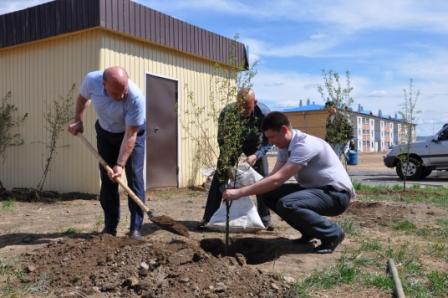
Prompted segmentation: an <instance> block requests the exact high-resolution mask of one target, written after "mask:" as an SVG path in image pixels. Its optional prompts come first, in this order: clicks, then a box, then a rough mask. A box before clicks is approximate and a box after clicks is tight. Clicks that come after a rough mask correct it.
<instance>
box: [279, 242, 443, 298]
mask: <svg viewBox="0 0 448 298" xmlns="http://www.w3.org/2000/svg"><path fill="white" fill-rule="evenodd" d="M446 248H447V247H446V245H445V244H442V243H440V244H438V245H434V246H433V247H432V248H431V249H426V250H424V251H423V252H422V249H420V248H419V246H417V244H414V243H410V242H406V243H402V244H392V243H390V242H389V244H385V243H381V242H379V241H378V240H376V239H368V238H367V239H365V238H364V239H363V240H361V243H360V246H359V248H357V249H351V250H348V251H345V252H343V253H342V256H341V258H340V259H339V260H338V262H337V263H336V264H335V265H332V266H329V267H328V268H325V269H320V270H315V271H313V272H311V273H310V274H309V275H308V276H307V277H305V278H304V279H302V280H300V281H298V282H297V283H295V284H294V285H293V286H292V287H291V289H290V293H289V295H288V296H289V297H310V296H311V295H315V294H316V295H318V294H319V291H320V290H328V289H332V288H335V287H337V286H340V285H341V284H348V285H350V284H353V285H363V286H365V287H370V288H377V289H379V290H380V291H385V292H388V293H392V291H393V287H394V284H393V281H392V277H391V276H390V275H389V274H387V273H386V270H385V269H386V263H387V260H388V259H389V258H392V259H393V260H394V261H395V263H396V264H397V269H398V271H399V275H400V279H401V281H402V284H403V288H404V291H405V293H406V295H407V296H409V297H446V296H447V295H448V273H446V272H439V271H434V270H433V268H425V267H424V265H423V263H422V261H421V260H420V258H421V256H422V255H423V254H429V252H432V254H433V255H439V254H442V255H444V254H446V252H445V251H446Z"/></svg>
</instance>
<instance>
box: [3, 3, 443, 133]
mask: <svg viewBox="0 0 448 298" xmlns="http://www.w3.org/2000/svg"><path fill="white" fill-rule="evenodd" d="M42 2H48V1H44V0H21V1H19V0H15V1H14V0H9V1H5V0H0V13H5V12H8V11H12V10H15V9H21V8H25V7H28V6H32V5H34V4H37V3H42ZM137 2H139V3H142V4H144V5H146V6H149V7H152V8H154V9H156V10H159V11H161V12H164V13H166V14H169V15H171V16H174V17H176V18H179V19H182V20H184V21H187V22H189V23H192V24H194V25H197V26H200V27H203V28H205V29H208V30H210V31H213V32H216V33H219V34H222V35H224V36H227V37H233V36H234V35H235V34H238V35H239V36H240V41H242V42H244V43H246V44H247V45H248V46H249V52H250V59H251V61H255V60H258V63H259V64H258V67H257V70H258V74H257V76H256V77H255V79H254V84H255V85H254V89H255V92H256V94H257V98H258V100H260V101H262V102H265V103H266V104H268V105H269V106H270V107H272V108H281V107H288V106H293V105H298V102H299V99H307V98H310V99H311V101H315V102H316V103H322V102H323V100H322V99H321V98H320V95H319V93H318V92H317V86H318V85H319V84H322V75H321V71H322V70H323V69H326V70H330V69H331V70H334V71H337V72H339V73H344V72H345V71H346V70H349V71H350V72H351V77H352V86H353V87H354V91H353V97H354V100H355V103H354V107H356V106H357V104H361V105H363V106H364V108H365V109H367V110H372V111H373V112H374V113H377V112H378V110H379V109H381V110H382V111H383V114H384V113H385V114H391V115H393V114H395V112H396V111H398V110H400V109H401V107H400V105H401V104H402V103H403V101H404V98H403V89H404V88H408V87H409V79H410V78H413V79H414V87H415V89H417V90H420V97H419V99H418V103H417V109H418V110H420V111H421V114H419V115H418V121H417V123H418V126H417V134H418V135H430V134H433V132H436V131H437V130H438V128H440V126H441V125H442V123H445V122H448V103H447V101H448V1H444V0H440V1H437V0H420V1H418V0H416V1H413V0H388V1H383V0H370V1H359V0H358V1H355V0H353V1H343V0H339V1H338V0H333V1H312V0H309V1H301V0H295V1H292V0H277V1H266V0H258V1H242V0H200V1H199V0H182V1H180V0H170V1H168V0H138V1H137Z"/></svg>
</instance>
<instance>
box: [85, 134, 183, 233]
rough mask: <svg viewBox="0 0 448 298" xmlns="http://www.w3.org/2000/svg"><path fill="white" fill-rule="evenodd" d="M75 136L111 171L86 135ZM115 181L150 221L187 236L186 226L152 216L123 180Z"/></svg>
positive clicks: (162, 217)
mask: <svg viewBox="0 0 448 298" xmlns="http://www.w3.org/2000/svg"><path fill="white" fill-rule="evenodd" d="M77 136H78V137H79V139H80V140H81V141H82V142H83V143H84V145H86V147H87V149H89V151H90V152H91V153H92V154H93V155H94V156H95V157H96V159H97V160H98V161H99V163H100V164H101V165H102V166H103V168H104V169H105V170H106V171H109V170H110V171H112V169H111V167H109V165H108V164H107V163H106V161H105V160H104V159H103V158H102V157H101V155H100V154H99V153H98V152H97V151H96V149H95V148H94V147H93V146H92V144H90V143H89V141H88V140H87V139H86V137H85V136H84V135H83V134H82V133H78V134H77ZM115 182H117V183H118V184H119V185H120V186H121V187H122V188H123V189H124V190H125V191H126V193H127V194H128V195H129V197H130V198H131V199H132V200H133V201H134V203H136V204H137V205H138V206H139V207H140V209H142V210H143V212H145V213H146V214H147V215H148V218H149V220H150V221H151V222H153V223H155V224H156V225H158V226H159V227H161V228H162V229H164V230H167V231H169V232H172V233H175V234H178V235H182V236H185V237H189V233H188V229H187V227H186V226H184V225H183V224H180V223H178V222H177V221H175V220H174V219H172V218H171V217H169V216H166V215H160V216H154V215H153V214H152V212H151V211H150V210H149V208H148V207H147V206H146V205H145V204H144V203H143V202H142V201H140V199H139V197H137V196H136V195H135V193H134V192H133V191H132V190H131V189H130V188H129V187H128V186H127V185H126V184H125V183H124V182H123V180H121V178H119V177H116V178H115Z"/></svg>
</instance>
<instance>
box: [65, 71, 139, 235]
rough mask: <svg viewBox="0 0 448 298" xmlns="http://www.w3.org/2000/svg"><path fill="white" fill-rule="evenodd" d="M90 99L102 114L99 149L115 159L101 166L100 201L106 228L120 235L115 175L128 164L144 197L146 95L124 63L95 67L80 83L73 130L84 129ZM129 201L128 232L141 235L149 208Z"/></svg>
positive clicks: (130, 181) (131, 178) (128, 174)
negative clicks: (131, 78) (123, 65)
mask: <svg viewBox="0 0 448 298" xmlns="http://www.w3.org/2000/svg"><path fill="white" fill-rule="evenodd" d="M90 102H92V103H93V106H94V108H95V112H96V114H97V117H98V119H97V121H96V123H95V129H96V133H97V147H98V152H99V154H100V156H101V157H102V158H103V159H104V160H105V161H106V163H107V164H109V165H111V168H110V170H109V171H107V170H105V169H104V168H103V167H101V166H100V173H101V190H100V202H101V207H102V208H103V211H104V229H103V231H102V233H107V234H111V235H114V236H115V235H116V234H117V226H118V222H119V218H120V198H119V193H118V184H117V183H116V182H115V181H114V179H116V178H121V176H122V175H123V170H124V169H126V178H127V182H128V186H129V187H130V189H131V190H132V191H133V192H134V193H135V194H136V195H137V196H138V198H140V200H141V201H142V202H144V201H145V187H144V180H143V165H144V155H145V139H146V137H145V113H146V109H145V97H144V96H143V94H142V92H141V91H140V90H139V88H138V87H137V86H136V85H135V84H134V83H133V82H132V81H131V80H129V78H128V74H127V72H126V70H124V69H123V68H122V67H119V66H113V67H109V68H107V69H106V70H104V71H93V72H90V73H88V74H87V75H86V76H85V78H84V80H83V82H82V84H81V88H80V94H79V96H78V99H77V102H76V112H75V119H74V121H73V122H72V123H71V124H70V125H69V128H68V131H69V132H70V133H71V134H73V135H77V134H78V133H82V132H83V117H84V113H85V110H86V108H87V107H88V106H89V105H90ZM128 205H129V211H130V213H131V222H130V232H129V237H130V238H132V239H137V240H141V239H142V236H141V234H140V230H141V228H142V225H143V216H144V213H143V211H142V210H141V208H139V206H138V205H137V204H136V203H134V202H133V201H132V200H131V199H129V200H128Z"/></svg>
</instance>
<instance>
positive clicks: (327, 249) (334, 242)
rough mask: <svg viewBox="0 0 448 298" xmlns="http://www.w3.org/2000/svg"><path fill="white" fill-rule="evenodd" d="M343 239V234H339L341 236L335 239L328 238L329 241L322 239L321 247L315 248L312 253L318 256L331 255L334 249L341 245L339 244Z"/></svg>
mask: <svg viewBox="0 0 448 298" xmlns="http://www.w3.org/2000/svg"><path fill="white" fill-rule="evenodd" d="M344 238H345V233H344V232H341V234H340V235H339V236H337V237H333V238H329V239H322V240H321V241H322V243H321V245H319V246H318V247H316V248H315V249H314V251H315V252H316V253H318V254H331V253H332V252H334V250H335V249H336V247H337V246H338V245H339V244H341V242H342V241H343V240H344Z"/></svg>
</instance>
